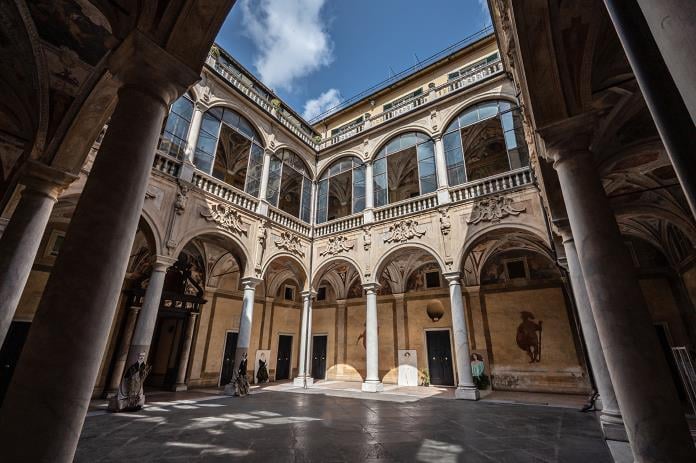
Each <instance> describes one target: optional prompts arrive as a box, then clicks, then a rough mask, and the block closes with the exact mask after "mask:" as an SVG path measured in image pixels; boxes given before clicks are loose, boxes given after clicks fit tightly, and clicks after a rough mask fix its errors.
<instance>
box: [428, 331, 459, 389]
mask: <svg viewBox="0 0 696 463" xmlns="http://www.w3.org/2000/svg"><path fill="white" fill-rule="evenodd" d="M425 335H426V341H427V348H428V372H429V373H430V384H435V385H439V386H454V372H453V370H452V348H451V346H450V337H449V331H447V330H441V331H426V332H425Z"/></svg>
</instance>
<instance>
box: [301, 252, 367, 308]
mask: <svg viewBox="0 0 696 463" xmlns="http://www.w3.org/2000/svg"><path fill="white" fill-rule="evenodd" d="M342 267H343V268H342ZM351 270H352V272H351ZM360 272H361V268H360V265H359V264H358V263H357V262H356V261H355V259H353V258H352V257H349V256H341V257H334V258H331V259H329V260H327V261H325V262H323V263H322V264H321V266H319V267H318V268H317V269H316V271H315V272H314V273H313V275H312V289H313V290H315V291H317V290H318V289H319V285H320V284H321V282H322V281H328V282H329V283H330V284H331V286H332V288H333V289H334V293H335V295H336V299H347V298H348V297H349V292H350V288H351V286H352V285H353V284H355V281H356V280H357V281H358V283H360V284H361V285H362V283H363V277H362V276H361V274H360Z"/></svg>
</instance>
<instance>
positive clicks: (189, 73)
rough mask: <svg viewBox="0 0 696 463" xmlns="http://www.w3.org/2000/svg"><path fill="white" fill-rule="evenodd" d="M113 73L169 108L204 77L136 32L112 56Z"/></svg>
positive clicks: (121, 80) (125, 83)
mask: <svg viewBox="0 0 696 463" xmlns="http://www.w3.org/2000/svg"><path fill="white" fill-rule="evenodd" d="M107 66H108V68H109V71H111V73H112V74H113V75H114V76H115V77H116V78H117V79H118V80H119V81H120V82H121V83H122V84H123V86H124V87H134V88H137V89H140V90H141V91H143V92H145V93H147V94H148V95H150V96H152V97H154V98H156V99H159V100H161V101H162V103H163V104H165V105H169V104H170V103H171V102H173V101H174V100H176V99H177V98H178V97H179V96H180V95H182V94H183V93H184V92H185V91H186V90H187V89H188V88H189V87H190V86H191V84H193V83H194V82H197V81H198V80H199V79H200V78H201V77H200V74H199V73H198V72H197V71H194V70H193V69H191V68H190V67H189V66H187V65H186V64H184V63H183V62H181V61H180V60H179V59H177V58H176V57H175V56H173V55H172V54H170V53H169V52H167V51H166V50H164V49H163V48H162V47H160V46H159V45H158V44H157V43H155V42H154V41H153V40H152V39H151V38H149V37H148V36H147V35H145V34H144V33H142V32H140V31H139V30H138V29H134V30H133V31H132V32H131V33H130V34H128V36H127V37H126V38H125V39H124V40H123V42H121V44H120V45H119V46H118V48H116V50H115V51H114V52H113V53H112V54H111V56H110V57H109V61H108V64H107Z"/></svg>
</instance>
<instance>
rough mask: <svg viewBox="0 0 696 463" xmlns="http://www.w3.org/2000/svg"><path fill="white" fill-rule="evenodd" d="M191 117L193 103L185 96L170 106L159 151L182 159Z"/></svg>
mask: <svg viewBox="0 0 696 463" xmlns="http://www.w3.org/2000/svg"><path fill="white" fill-rule="evenodd" d="M192 116H193V102H192V101H191V100H190V99H189V97H188V96H187V95H184V96H182V97H181V98H179V99H178V100H176V101H175V102H174V103H173V104H172V107H171V108H170V110H169V115H168V116H167V121H166V123H165V124H164V129H163V130H162V137H161V139H160V144H159V149H160V150H161V151H164V152H165V153H166V154H168V155H170V156H173V157H175V158H177V159H183V157H184V154H185V151H186V138H187V137H188V131H189V126H190V125H191V117H192Z"/></svg>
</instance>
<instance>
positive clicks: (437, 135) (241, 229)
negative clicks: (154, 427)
mask: <svg viewBox="0 0 696 463" xmlns="http://www.w3.org/2000/svg"><path fill="white" fill-rule="evenodd" d="M515 95H516V91H515V85H514V84H513V82H512V81H511V80H510V77H509V75H508V74H507V73H506V72H505V71H504V69H503V65H502V61H501V58H500V55H499V51H498V48H497V44H496V41H495V38H494V36H493V35H487V36H483V37H481V38H479V39H478V40H476V41H474V42H473V43H471V44H469V45H468V46H466V47H464V48H462V49H460V50H458V51H456V52H454V53H452V54H450V55H447V56H444V57H442V58H440V59H437V60H435V61H434V62H433V63H430V64H428V65H425V66H423V68H422V69H419V70H416V71H415V72H413V73H411V74H410V75H408V76H407V77H405V78H403V79H401V80H399V81H397V82H395V83H394V84H392V85H391V86H389V87H388V88H385V89H383V90H380V91H378V92H376V93H374V94H372V95H369V96H368V97H366V98H364V99H362V100H361V101H358V102H355V103H353V104H351V105H350V106H348V107H346V108H341V109H340V110H339V111H337V112H335V113H334V114H331V115H330V116H328V117H327V118H325V119H323V120H321V121H319V122H318V123H316V124H315V125H314V127H311V126H310V125H309V124H308V123H306V122H304V121H302V119H301V118H300V117H299V116H298V115H296V114H295V113H293V112H292V111H291V110H290V109H289V108H287V107H286V106H285V105H284V104H283V103H282V102H280V101H279V100H278V99H277V98H276V97H275V96H274V95H273V93H272V92H271V91H270V90H269V89H267V88H266V87H264V86H263V84H262V83H260V82H258V81H257V80H256V79H254V78H253V77H252V76H251V74H250V73H248V72H247V71H246V70H244V69H243V68H242V67H241V66H240V65H239V64H238V63H237V62H235V61H234V59H233V58H232V57H230V56H229V55H228V54H227V53H226V52H224V50H221V49H219V48H218V47H214V48H213V49H212V51H211V53H210V55H209V57H208V60H207V61H206V66H205V68H204V70H203V74H202V76H201V80H200V81H199V82H198V83H197V84H196V85H194V86H193V87H192V88H191V89H190V90H189V92H188V93H187V94H186V95H185V96H183V97H181V98H180V99H179V100H177V101H176V102H175V103H174V104H173V105H172V106H171V108H170V111H169V116H168V118H167V120H166V122H165V125H164V128H163V131H162V135H161V141H160V143H159V148H158V151H157V154H156V160H155V163H154V166H153V169H152V175H151V179H150V182H149V185H148V188H147V193H146V197H145V205H144V208H143V212H142V217H141V220H140V225H139V227H138V232H137V235H136V239H135V242H134V244H133V248H132V251H131V257H130V260H129V263H128V269H127V273H126V279H125V281H124V284H123V291H122V293H121V297H120V301H119V304H118V310H117V313H116V317H115V318H114V322H113V324H112V328H111V332H110V336H109V343H108V348H107V352H106V354H105V356H104V358H103V360H102V364H101V368H100V372H99V376H98V380H97V383H96V385H95V389H94V396H100V395H103V394H109V393H111V392H113V391H114V390H115V388H116V387H117V385H118V383H119V381H120V377H121V374H122V372H123V368H124V365H126V363H127V359H128V356H129V351H130V356H131V357H132V356H133V355H134V352H135V350H138V351H141V350H142V351H146V352H147V351H149V362H151V363H152V365H153V372H152V374H151V376H150V379H149V382H150V384H151V385H153V386H156V387H164V388H176V389H182V388H185V387H201V386H219V385H225V384H226V383H227V382H229V380H230V379H231V375H232V374H233V371H234V363H235V353H236V354H237V362H238V361H239V351H240V349H241V350H244V349H245V343H246V349H248V351H247V352H248V356H249V363H248V365H249V367H248V368H249V376H250V377H255V373H256V371H257V369H258V365H259V360H262V361H264V362H267V368H268V372H269V376H270V379H271V380H282V379H293V378H303V376H304V375H307V376H309V377H310V378H312V379H314V380H320V379H327V380H345V381H367V380H369V381H372V382H373V383H374V384H377V386H375V387H376V388H377V389H378V388H379V386H378V385H379V383H382V382H383V383H395V384H404V385H420V384H424V383H425V382H426V381H427V382H429V383H430V384H434V385H443V386H471V385H470V384H467V381H468V383H470V382H471V375H470V374H469V373H468V372H469V370H470V359H471V358H478V359H481V360H482V361H483V362H484V365H485V369H486V373H487V374H488V375H490V379H491V386H490V387H491V388H492V389H497V390H520V391H543V392H568V393H588V392H589V391H590V389H591V387H592V386H591V379H590V376H589V374H588V366H587V361H586V353H585V348H584V347H583V343H582V340H581V339H582V338H581V335H580V331H579V328H578V322H577V315H576V309H575V307H574V300H573V294H572V291H571V290H570V287H569V282H568V278H567V276H566V272H565V270H564V269H563V267H562V266H561V265H559V260H562V259H561V258H562V256H559V255H558V252H557V244H558V243H557V241H558V238H555V237H554V235H553V234H552V231H551V224H550V222H549V219H548V217H547V213H546V211H545V208H544V205H543V201H542V195H541V194H540V190H539V186H538V182H537V174H536V173H535V164H534V159H535V158H536V152H535V150H536V145H535V143H534V140H533V137H530V135H529V133H530V132H529V129H528V128H526V127H525V124H524V122H523V119H522V116H521V113H520V110H519V101H518V100H517V99H516V96H515ZM107 130H108V129H107ZM98 150H99V140H98V141H97V143H96V144H95V147H94V149H93V153H92V155H91V156H90V159H92V158H93V157H94V156H95V155H97V153H98ZM530 160H531V162H530ZM89 171H90V160H88V162H87V163H86V164H85V166H84V168H83V171H82V173H81V177H80V179H78V180H77V181H76V182H74V183H73V184H72V185H71V186H70V187H69V188H68V189H67V190H66V191H65V192H64V193H63V194H62V195H61V197H60V199H59V202H58V204H57V205H56V207H55V208H54V210H53V213H52V217H51V220H50V222H49V226H48V228H47V230H46V233H45V235H44V238H43V242H42V245H41V249H40V251H39V254H38V256H37V260H36V263H35V266H34V270H33V271H32V273H31V276H30V279H29V282H28V284H27V287H26V289H25V291H24V293H23V296H22V299H21V301H20V304H19V307H18V310H17V312H16V315H15V323H14V324H13V327H12V329H11V331H10V335H11V336H18V337H21V335H22V334H21V333H23V332H26V329H24V327H25V326H26V325H25V323H30V322H31V320H32V316H33V312H34V310H35V309H36V306H37V304H38V301H39V299H40V298H41V295H42V292H43V285H44V283H45V281H46V279H47V276H48V274H49V273H50V270H51V265H52V262H53V260H54V259H55V257H56V255H57V253H58V252H59V249H60V244H61V242H62V237H63V236H64V235H65V230H66V229H67V227H68V226H69V223H70V217H71V214H72V212H73V211H74V209H75V206H76V204H77V200H78V199H79V197H80V193H81V191H82V187H83V185H84V181H85V179H86V177H87V176H88V174H89ZM8 213H11V204H10V207H8ZM680 238H681V237H680ZM631 249H632V250H634V251H635V252H636V256H640V257H637V258H639V259H641V260H642V259H646V260H648V261H649V260H650V259H653V260H655V259H659V256H658V254H657V253H655V251H654V250H653V249H652V248H651V247H650V245H649V244H646V243H643V242H642V241H641V242H639V243H633V244H632V247H631ZM650 262H651V263H652V261H650ZM671 281H672V280H671V279H670V278H669V277H662V276H654V277H651V278H648V279H646V281H645V288H644V289H645V291H646V295H647V297H649V300H651V301H654V307H655V310H654V313H653V317H654V322H655V323H659V324H663V325H664V326H666V330H667V332H668V333H670V336H672V338H671V339H672V342H674V343H675V344H677V345H683V344H687V343H688V342H689V336H688V334H687V333H686V332H685V330H684V328H683V326H684V324H683V323H681V317H682V313H683V309H682V305H683V304H685V303H687V301H685V300H684V297H685V294H683V293H679V292H676V291H674V288H673V286H671V285H672V283H671ZM685 281H687V282H688V281H689V280H688V279H686V280H685ZM454 293H457V294H456V295H455V294H454ZM160 294H161V295H162V296H161V298H160V297H159V295H160ZM245 297H247V298H248V300H249V301H253V308H248V309H246V308H245V304H246V302H245V301H244V299H245ZM453 304H454V305H453ZM456 310H458V311H459V312H460V313H459V314H455V313H453V311H456ZM462 315H463V317H462ZM307 333H309V334H307ZM245 340H246V341H245ZM472 356H473V357H472ZM303 358H304V359H306V360H305V361H304V362H305V363H303ZM305 365H306V366H305ZM370 368H372V369H373V371H370ZM368 389H370V387H369V386H368Z"/></svg>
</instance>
